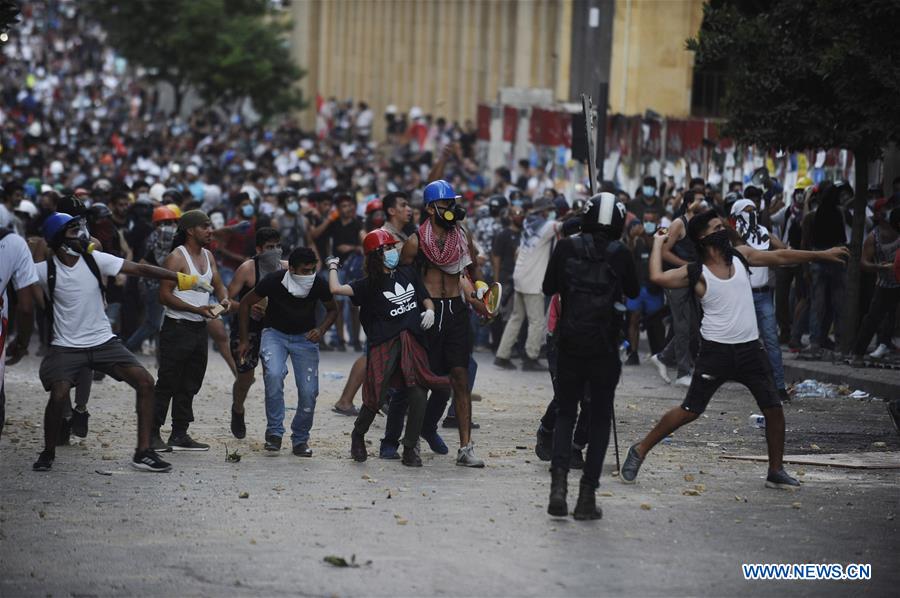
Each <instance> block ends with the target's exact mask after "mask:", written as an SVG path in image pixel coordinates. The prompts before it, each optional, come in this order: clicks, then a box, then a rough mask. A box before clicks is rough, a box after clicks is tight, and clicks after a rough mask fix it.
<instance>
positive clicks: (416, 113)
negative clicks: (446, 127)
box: [409, 106, 423, 119]
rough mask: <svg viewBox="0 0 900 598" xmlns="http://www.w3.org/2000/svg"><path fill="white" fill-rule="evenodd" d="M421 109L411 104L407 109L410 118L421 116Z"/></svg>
mask: <svg viewBox="0 0 900 598" xmlns="http://www.w3.org/2000/svg"><path fill="white" fill-rule="evenodd" d="M422 114H423V113H422V109H421V108H419V107H418V106H413V107H412V108H410V109H409V117H410V118H412V119H416V118H422Z"/></svg>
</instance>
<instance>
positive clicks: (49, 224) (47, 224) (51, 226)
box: [43, 212, 75, 245]
mask: <svg viewBox="0 0 900 598" xmlns="http://www.w3.org/2000/svg"><path fill="white" fill-rule="evenodd" d="M74 219H75V218H74V217H73V216H70V215H69V214H63V213H61V212H54V213H53V214H50V216H48V217H47V219H46V220H44V227H43V231H44V240H45V241H47V243H49V244H50V245H53V241H54V239H55V238H56V237H57V236H58V235H59V234H60V233H61V232H62V231H63V230H65V228H66V226H68V224H69V223H70V222H71V221H72V220H74Z"/></svg>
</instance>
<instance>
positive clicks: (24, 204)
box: [13, 199, 38, 218]
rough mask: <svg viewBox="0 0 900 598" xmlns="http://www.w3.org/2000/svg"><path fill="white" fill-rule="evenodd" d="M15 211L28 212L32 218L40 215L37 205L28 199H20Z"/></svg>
mask: <svg viewBox="0 0 900 598" xmlns="http://www.w3.org/2000/svg"><path fill="white" fill-rule="evenodd" d="M13 212H22V213H24V214H28V216H29V217H31V218H37V215H38V209H37V206H36V205H34V203H33V202H31V201H29V200H27V199H23V200H22V201H20V202H19V205H17V206H16V207H15V208H14V209H13Z"/></svg>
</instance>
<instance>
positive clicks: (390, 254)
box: [384, 249, 400, 270]
mask: <svg viewBox="0 0 900 598" xmlns="http://www.w3.org/2000/svg"><path fill="white" fill-rule="evenodd" d="M399 263H400V252H399V251H397V250H396V249H388V250H387V251H385V252H384V265H385V266H387V268H388V270H393V269H394V268H396V267H397V264H399Z"/></svg>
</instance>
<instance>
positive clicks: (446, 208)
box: [401, 180, 485, 467]
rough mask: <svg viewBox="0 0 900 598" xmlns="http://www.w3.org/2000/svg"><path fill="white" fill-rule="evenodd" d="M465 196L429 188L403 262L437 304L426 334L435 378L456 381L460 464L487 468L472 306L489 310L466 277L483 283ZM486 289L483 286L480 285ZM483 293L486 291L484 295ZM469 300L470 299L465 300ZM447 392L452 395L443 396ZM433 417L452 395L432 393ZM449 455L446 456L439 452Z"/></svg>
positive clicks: (429, 437) (438, 184) (441, 186)
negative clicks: (474, 372)
mask: <svg viewBox="0 0 900 598" xmlns="http://www.w3.org/2000/svg"><path fill="white" fill-rule="evenodd" d="M457 199H459V196H458V195H456V193H455V192H454V191H453V187H451V186H450V184H449V183H448V182H447V181H444V180H437V181H434V182H432V183H429V184H428V186H426V187H425V209H426V211H427V213H428V218H427V219H426V220H425V221H424V222H423V223H422V225H421V226H420V227H419V230H418V231H417V232H416V234H415V235H413V236H411V237H410V238H409V240H407V241H406V243H405V244H404V245H403V252H402V254H401V262H402V263H406V264H410V263H415V264H416V265H417V266H418V268H419V272H420V273H421V275H422V280H423V281H424V283H425V288H426V289H427V291H428V294H429V295H430V296H431V300H432V301H433V302H434V304H435V310H436V312H437V314H436V323H435V326H433V327H432V328H431V329H430V330H429V331H428V332H427V334H426V341H427V342H426V346H427V348H428V355H429V359H430V361H431V368H432V370H433V371H434V372H435V373H438V374H447V375H449V376H450V384H451V387H452V390H453V400H454V407H455V408H456V417H457V419H458V420H459V443H460V449H459V451H458V453H457V457H456V464H457V465H462V466H464V467H484V461H482V460H481V459H479V458H478V457H476V456H475V446H474V444H473V443H472V441H471V434H470V431H471V428H470V422H471V413H472V410H471V404H472V403H471V397H470V395H469V385H468V381H469V380H468V378H469V374H468V366H469V356H470V355H471V353H472V338H471V335H472V332H471V326H470V323H469V317H470V316H469V309H468V305H467V304H466V302H467V301H468V302H470V303H472V304H473V305H474V306H475V308H476V309H478V310H479V311H481V312H484V310H485V308H484V305H483V304H482V303H481V301H479V300H478V299H481V297H479V296H477V295H476V296H475V297H473V293H472V290H473V285H472V283H471V282H470V280H469V279H468V278H466V274H467V271H468V275H469V276H471V278H472V279H474V280H479V279H480V276H479V269H478V262H477V260H476V259H475V258H476V257H477V255H478V254H477V251H476V250H475V245H474V244H473V243H472V240H471V239H470V238H469V237H468V235H467V234H466V232H465V229H464V228H463V227H462V226H460V225H459V222H460V221H461V220H462V218H463V217H464V216H465V211H464V210H463V209H462V207H460V206H457V205H456V201H457ZM479 286H482V285H479ZM481 293H483V291H480V292H479V294H481ZM464 298H465V299H464ZM443 392H446V391H443ZM428 402H429V405H428V411H427V412H426V419H428V413H430V411H431V410H432V409H433V408H434V407H433V406H435V405H439V406H440V408H441V409H443V405H445V404H446V402H447V397H446V395H444V396H440V393H439V392H432V393H431V397H430V398H429V401H428ZM422 437H423V438H424V439H425V440H426V441H427V442H428V444H429V445H430V446H431V448H432V450H435V451H436V452H446V450H447V449H446V446H445V445H444V444H443V441H440V442H435V441H436V440H438V441H439V440H440V439H439V438H436V437H437V431H436V430H426V429H423V430H422ZM439 449H443V450H439Z"/></svg>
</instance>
